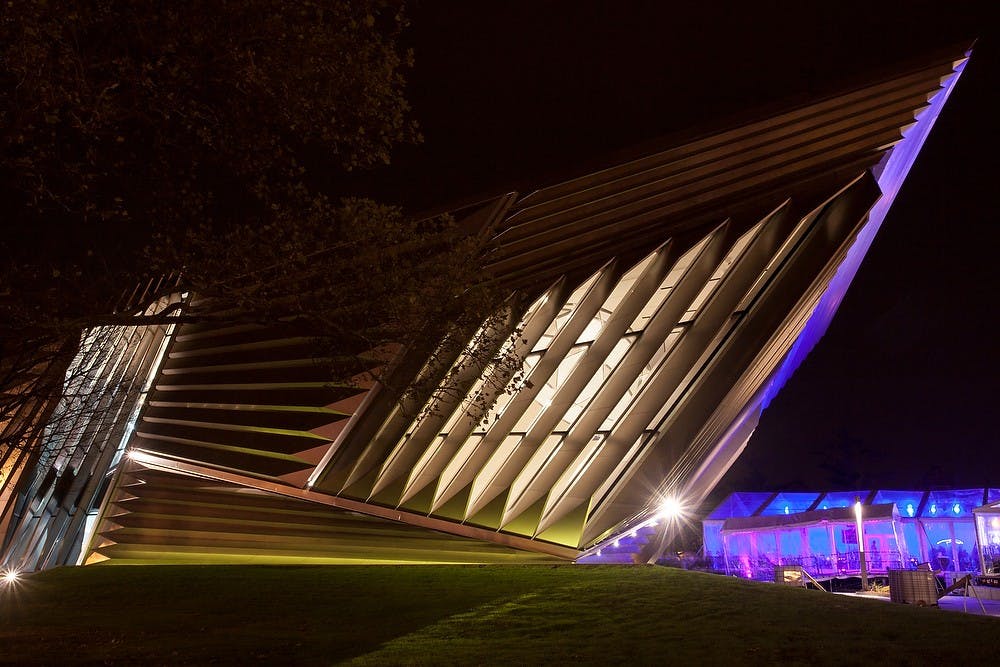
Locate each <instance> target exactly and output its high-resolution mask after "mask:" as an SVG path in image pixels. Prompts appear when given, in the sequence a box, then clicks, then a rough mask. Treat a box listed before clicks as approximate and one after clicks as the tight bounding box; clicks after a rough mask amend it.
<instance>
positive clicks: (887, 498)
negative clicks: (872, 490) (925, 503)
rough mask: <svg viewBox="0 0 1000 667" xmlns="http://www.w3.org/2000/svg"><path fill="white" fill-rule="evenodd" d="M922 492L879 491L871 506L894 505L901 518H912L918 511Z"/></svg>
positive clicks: (922, 495)
mask: <svg viewBox="0 0 1000 667" xmlns="http://www.w3.org/2000/svg"><path fill="white" fill-rule="evenodd" d="M923 497H924V492H923V491H887V490H879V491H878V492H877V493H876V494H875V499H874V500H873V501H872V505H890V504H895V505H896V509H898V510H899V515H900V516H901V517H914V516H916V515H917V513H918V512H919V511H920V501H921V500H923Z"/></svg>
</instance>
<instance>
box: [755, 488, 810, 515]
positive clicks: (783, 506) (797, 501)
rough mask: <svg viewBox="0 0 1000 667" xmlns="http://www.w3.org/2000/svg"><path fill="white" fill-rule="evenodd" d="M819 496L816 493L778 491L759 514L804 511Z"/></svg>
mask: <svg viewBox="0 0 1000 667" xmlns="http://www.w3.org/2000/svg"><path fill="white" fill-rule="evenodd" d="M818 497H819V494H818V493H814V492H809V493H779V494H778V495H777V496H776V497H775V499H774V500H773V501H771V503H770V504H769V505H768V506H767V507H765V508H764V510H763V511H762V512H761V516H773V515H776V514H796V513H797V512H805V511H806V510H808V509H809V508H810V507H812V504H813V503H814V502H816V498H818Z"/></svg>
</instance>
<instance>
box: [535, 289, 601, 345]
mask: <svg viewBox="0 0 1000 667" xmlns="http://www.w3.org/2000/svg"><path fill="white" fill-rule="evenodd" d="M599 275H600V274H599V273H595V274H594V275H592V276H591V277H589V278H587V280H585V281H584V283H583V284H582V285H580V286H579V287H577V288H576V289H575V290H573V293H572V294H571V295H570V297H569V299H567V300H566V303H565V304H563V307H562V308H560V309H559V314H558V315H556V317H555V319H554V320H552V324H550V325H549V326H548V328H547V329H546V330H545V333H544V334H542V337H541V338H539V339H538V342H537V343H535V346H534V347H532V348H531V351H532V352H540V351H542V350H547V349H549V346H550V345H551V344H552V341H553V340H554V339H555V337H556V335H557V334H558V333H559V332H560V331H562V328H563V327H565V326H566V323H567V322H569V321H570V319H571V318H572V317H573V313H575V312H576V307H577V305H579V303H580V301H582V300H583V298H584V297H585V296H587V292H589V291H590V288H591V287H592V286H593V285H594V282H595V281H596V280H597V276H599Z"/></svg>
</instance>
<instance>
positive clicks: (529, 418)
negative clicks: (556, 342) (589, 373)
mask: <svg viewBox="0 0 1000 667" xmlns="http://www.w3.org/2000/svg"><path fill="white" fill-rule="evenodd" d="M587 349H588V348H587V346H581V347H574V348H572V349H571V350H570V351H569V352H568V353H567V354H566V356H565V357H563V359H562V361H560V362H559V366H558V367H557V368H556V370H555V372H553V373H552V375H550V376H549V377H548V379H547V380H546V381H545V384H544V385H542V388H541V389H540V390H539V391H538V394H537V395H535V398H534V400H532V401H531V405H529V406H528V409H527V410H525V411H524V414H523V415H521V418H520V419H519V420H518V421H517V424H516V425H515V426H514V431H517V432H521V433H524V432H527V431H528V430H530V429H531V426H532V425H533V424H534V423H535V421H536V420H537V419H538V417H539V416H540V415H541V414H542V412H543V411H544V410H546V409H547V408H548V407H549V406H550V405H552V399H553V398H555V395H556V392H557V391H559V388H560V387H562V385H563V383H565V382H566V380H567V379H569V377H570V375H572V373H573V369H575V368H576V366H577V364H579V363H580V360H581V359H583V355H584V354H585V353H586V352H587Z"/></svg>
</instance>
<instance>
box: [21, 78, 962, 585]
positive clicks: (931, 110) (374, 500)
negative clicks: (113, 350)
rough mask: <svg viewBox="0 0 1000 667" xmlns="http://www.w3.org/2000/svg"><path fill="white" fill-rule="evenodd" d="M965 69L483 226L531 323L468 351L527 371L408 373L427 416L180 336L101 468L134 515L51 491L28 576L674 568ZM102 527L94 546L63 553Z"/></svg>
mask: <svg viewBox="0 0 1000 667" xmlns="http://www.w3.org/2000/svg"><path fill="white" fill-rule="evenodd" d="M964 62H965V59H964V58H960V59H958V60H954V59H946V60H942V61H940V62H934V63H931V64H929V65H927V66H926V67H923V68H920V69H915V70H911V71H907V72H905V73H903V74H900V75H898V76H896V77H895V78H891V79H887V80H884V81H880V82H878V83H875V84H872V85H869V86H867V87H863V88H859V89H857V90H854V91H852V92H850V93H847V94H844V95H840V96H837V97H831V98H828V99H825V100H822V101H819V102H817V103H814V104H812V105H809V106H805V107H801V108H798V109H796V110H794V111H790V112H787V113H784V114H781V115H778V116H774V117H771V118H767V119H765V120H762V121H759V122H754V123H748V124H744V125H741V126H740V127H737V128H735V129H733V130H729V131H726V132H722V133H718V134H713V135H710V136H706V137H703V138H701V139H698V140H696V141H693V142H689V143H686V144H683V145H681V146H679V147H676V148H673V149H670V150H666V151H662V152H657V153H654V154H651V155H648V156H645V157H642V158H640V159H637V160H634V161H631V162H627V163H624V164H619V165H617V166H614V167H611V168H608V169H606V170H603V171H600V172H597V173H594V174H589V175H586V176H583V177H581V178H577V179H574V180H571V181H567V182H565V183H562V184H559V185H555V186H551V187H547V188H544V189H541V190H538V191H535V192H533V193H531V194H528V195H526V196H520V195H518V194H517V193H510V194H507V195H504V196H501V197H498V198H496V199H494V200H491V201H489V202H486V203H484V204H482V205H480V206H478V207H473V209H472V210H471V212H470V211H468V210H467V211H464V212H463V215H468V216H469V217H470V219H475V220H476V222H477V224H479V225H481V226H483V227H488V228H491V229H495V230H497V232H496V235H495V238H494V243H493V246H492V251H491V252H490V253H489V254H488V255H487V257H486V270H488V271H489V272H490V274H492V275H493V276H495V277H496V278H497V279H498V280H501V281H503V284H505V285H509V287H510V289H511V290H512V291H513V292H515V296H514V297H512V300H511V302H510V303H511V304H518V303H521V304H524V305H523V306H522V307H520V308H519V307H517V306H515V305H512V306H511V308H512V310H511V312H510V313H507V314H506V316H505V317H501V318H498V319H496V321H491V322H490V323H488V324H484V329H483V330H481V331H480V332H478V334H477V335H476V336H474V337H472V339H471V340H470V343H469V344H470V346H482V345H487V346H489V345H492V346H494V347H493V348H491V349H488V350H487V352H490V351H492V349H496V348H498V347H500V346H504V347H505V350H504V352H505V353H513V354H516V355H517V357H518V358H520V359H521V360H522V364H523V366H522V368H521V369H519V371H518V370H517V369H513V370H512V369H510V368H502V367H494V366H486V367H481V366H476V365H475V364H474V363H468V360H467V359H465V358H464V356H463V355H459V356H458V357H457V358H455V359H453V360H450V361H451V362H454V363H453V365H451V366H448V364H447V363H446V364H444V365H443V366H439V367H430V366H425V365H424V360H421V359H410V360H407V359H405V358H404V359H403V360H402V362H397V364H396V371H394V372H396V373H398V374H401V377H409V378H410V379H412V378H414V377H417V376H418V374H421V373H424V374H428V373H429V374H431V375H432V376H434V377H437V376H440V378H441V380H440V382H441V385H440V387H439V389H440V391H438V392H435V393H434V395H433V396H431V397H430V398H428V399H427V402H426V404H424V405H421V404H419V403H415V404H407V403H406V401H402V400H400V396H399V393H398V391H397V392H395V393H394V392H393V391H390V390H389V389H388V388H387V386H382V385H379V384H375V383H370V384H368V385H366V384H365V382H364V379H363V378H359V380H360V381H359V382H351V383H345V384H344V385H343V386H334V385H331V384H330V383H329V382H328V380H327V379H326V377H325V376H324V373H325V372H326V368H327V367H326V366H325V365H324V364H323V363H322V362H321V361H317V360H315V359H313V356H314V352H313V350H314V348H313V347H312V344H311V342H310V339H309V338H308V337H294V336H293V337H290V336H289V335H288V334H287V333H281V334H279V333H276V332H275V331H273V330H271V329H268V328H267V327H262V326H250V325H240V326H231V327H218V326H209V325H191V324H188V325H183V326H180V327H179V328H178V330H177V331H175V332H173V333H172V335H171V336H170V337H169V339H168V340H167V341H166V343H165V349H164V354H163V357H162V360H157V362H156V370H155V377H154V379H153V381H152V384H151V387H150V388H149V391H148V393H143V395H142V401H141V413H140V414H139V415H138V419H137V421H136V423H135V427H134V430H132V428H131V424H130V423H128V424H123V427H127V428H128V429H129V430H130V435H129V436H128V438H127V447H128V448H129V449H130V450H131V451H132V455H131V456H130V457H127V458H125V459H123V463H121V464H120V465H116V462H117V459H118V457H119V456H120V455H121V451H122V449H121V447H122V446H125V445H126V443H122V445H121V446H117V448H114V447H111V446H110V445H108V446H107V449H109V451H110V449H114V452H113V453H108V454H107V455H105V456H103V458H100V457H99V458H100V460H99V462H95V463H94V466H95V468H94V473H93V474H98V473H101V474H105V475H113V479H112V481H111V483H110V484H109V486H108V487H107V488H108V490H107V492H106V493H102V494H96V493H95V494H93V495H92V497H91V498H90V500H89V501H88V502H86V503H84V502H78V501H76V500H73V501H72V502H71V503H70V505H72V507H70V506H66V507H64V508H62V509H60V510H58V511H48V513H47V514H44V516H43V514H42V513H40V511H39V509H38V508H39V507H41V504H40V502H41V500H42V499H43V496H44V494H42V495H39V490H38V489H39V488H40V487H37V485H36V486H30V485H29V486H24V487H23V488H22V490H21V492H20V494H19V495H18V496H17V499H13V497H12V500H11V501H10V502H9V503H8V506H9V505H10V503H15V502H19V503H21V506H24V507H27V506H28V505H31V506H32V507H33V508H35V509H33V510H32V511H33V512H34V514H33V515H32V516H34V517H35V518H36V520H35V523H34V524H32V526H33V527H29V526H28V524H26V523H24V521H21V523H20V524H18V526H17V527H11V528H10V529H9V530H8V534H7V537H6V541H5V545H4V549H5V551H4V562H5V563H6V564H7V565H8V566H18V567H27V568H36V567H44V566H50V565H56V564H61V563H69V562H77V561H79V562H96V561H101V560H106V559H110V560H111V561H112V562H115V561H118V562H148V561H155V562H192V561H193V562H202V561H205V562H237V561H254V560H268V561H281V562H359V561H369V562H522V561H537V560H546V559H563V560H566V559H580V560H582V561H584V562H589V561H593V560H595V559H596V560H600V558H602V557H604V556H602V555H601V554H604V555H607V554H610V553H613V552H614V550H615V548H616V547H615V546H614V545H616V544H617V545H620V544H621V541H622V539H623V536H624V537H631V538H633V539H632V541H631V542H630V544H629V548H632V549H634V550H636V551H642V552H643V554H644V556H643V557H646V555H649V554H652V557H655V551H656V550H655V548H649V547H650V545H652V547H655V545H656V544H657V541H658V540H659V541H662V540H663V539H664V537H665V536H666V532H665V531H666V530H667V529H668V526H667V524H666V523H664V522H660V523H661V525H659V526H657V525H656V523H657V514H658V512H659V505H660V502H661V501H662V500H663V499H664V498H666V497H671V498H679V499H681V500H682V501H683V502H685V503H689V504H692V505H694V504H699V503H700V502H701V501H702V500H703V499H704V498H705V497H706V496H707V494H708V493H709V492H710V491H711V490H712V488H713V487H714V485H715V484H716V483H717V482H718V480H719V479H720V478H721V477H722V475H723V474H724V473H725V472H726V470H727V469H728V468H729V466H730V465H731V464H732V462H733V461H734V460H735V459H736V457H737V456H739V454H740V452H741V451H742V449H743V447H744V446H745V445H746V442H747V440H748V439H749V437H750V435H751V433H752V432H753V429H754V427H755V426H756V423H757V419H758V417H759V415H760V412H761V410H763V408H764V407H766V405H767V402H768V401H769V400H770V398H771V397H772V396H773V395H774V394H775V393H776V392H777V391H778V390H779V389H780V387H781V385H782V384H783V383H784V381H785V379H786V378H787V377H788V375H789V374H790V373H791V372H792V371H794V369H795V367H796V366H797V365H798V364H799V363H800V362H801V360H802V358H803V357H804V356H805V355H806V354H807V353H808V352H809V350H810V349H811V348H812V346H813V345H814V344H815V343H816V341H817V340H818V338H819V337H820V336H821V335H822V333H823V331H824V330H825V328H826V326H827V325H828V324H829V322H830V320H831V318H832V316H833V314H834V312H835V311H836V308H837V306H838V305H839V303H840V300H841V299H842V297H843V295H844V293H845V290H846V289H847V287H848V285H849V284H850V281H851V279H852V278H853V275H854V273H855V272H856V271H857V268H858V266H859V263H860V261H861V259H862V258H863V256H864V254H865V252H866V251H867V249H868V247H869V245H870V244H871V242H872V239H873V237H874V235H875V233H876V232H877V230H878V227H879V225H880V224H881V222H882V220H883V219H884V217H885V214H886V212H887V210H888V208H889V206H890V205H891V203H892V201H893V199H894V197H895V196H896V194H897V192H898V189H899V186H900V184H901V182H902V180H903V179H904V178H905V176H906V173H907V172H908V170H909V168H910V166H911V165H912V163H913V160H914V158H915V156H916V154H917V152H918V151H919V149H920V147H921V145H922V144H923V141H924V139H925V138H926V136H927V133H928V132H929V131H930V128H931V126H932V125H933V122H934V119H935V118H936V117H937V114H938V113H939V112H940V110H941V108H942V106H943V104H944V103H945V100H946V99H947V97H948V95H949V93H950V92H951V89H952V87H953V86H954V84H955V81H956V80H957V78H958V75H959V74H960V73H961V70H962V68H963V66H964ZM481 356H482V355H476V358H480V357H481ZM487 356H489V355H487ZM508 356H509V355H508ZM370 357H371V360H372V364H373V366H374V365H377V364H380V363H384V362H385V360H386V359H385V354H384V352H379V351H373V352H372V353H371V354H370ZM144 369H145V367H143V369H138V368H137V369H136V370H135V373H136V374H137V377H138V376H141V375H142V374H143V373H144V372H146V371H145V370H144ZM407 374H408V375H407ZM39 465H40V466H42V467H39V468H38V470H39V471H42V472H39V474H42V475H44V472H43V468H44V465H42V464H41V463H39ZM98 468H99V470H98ZM109 479H111V478H110V477H109ZM97 501H99V507H98V506H97V505H95V502H97ZM73 503H76V504H75V505H73ZM59 512H63V514H65V515H66V516H72V517H73V518H69V519H59V520H57V519H55V518H53V517H56V516H62V515H61V514H60V513H59ZM74 512H75V514H74ZM81 513H82V514H84V515H88V516H90V522H91V524H93V525H95V526H96V530H95V531H94V534H93V537H92V538H91V536H90V534H89V533H87V532H86V531H79V530H77V531H76V532H73V530H69V532H67V530H64V528H63V526H64V525H69V526H70V527H72V526H79V525H82V524H83V523H86V522H85V521H84V519H82V518H80V517H79V516H78V515H79V514H81ZM98 513H99V514H100V517H99V518H98V517H97V514H98ZM67 521H68V524H67ZM32 531H34V532H32ZM29 533H30V534H31V535H33V536H34V537H30V538H28V537H26V535H28V534H29ZM59 535H64V537H59ZM70 538H72V540H75V542H74V545H73V546H72V547H70V546H65V545H64V546H62V547H60V548H56V546H55V545H56V544H57V543H58V542H59V540H60V539H63V540H65V539H70ZM26 540H27V542H26ZM636 540H639V541H641V542H643V544H639V543H637V542H636ZM26 545H29V546H26ZM643 547H647V548H645V550H644V551H643Z"/></svg>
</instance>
